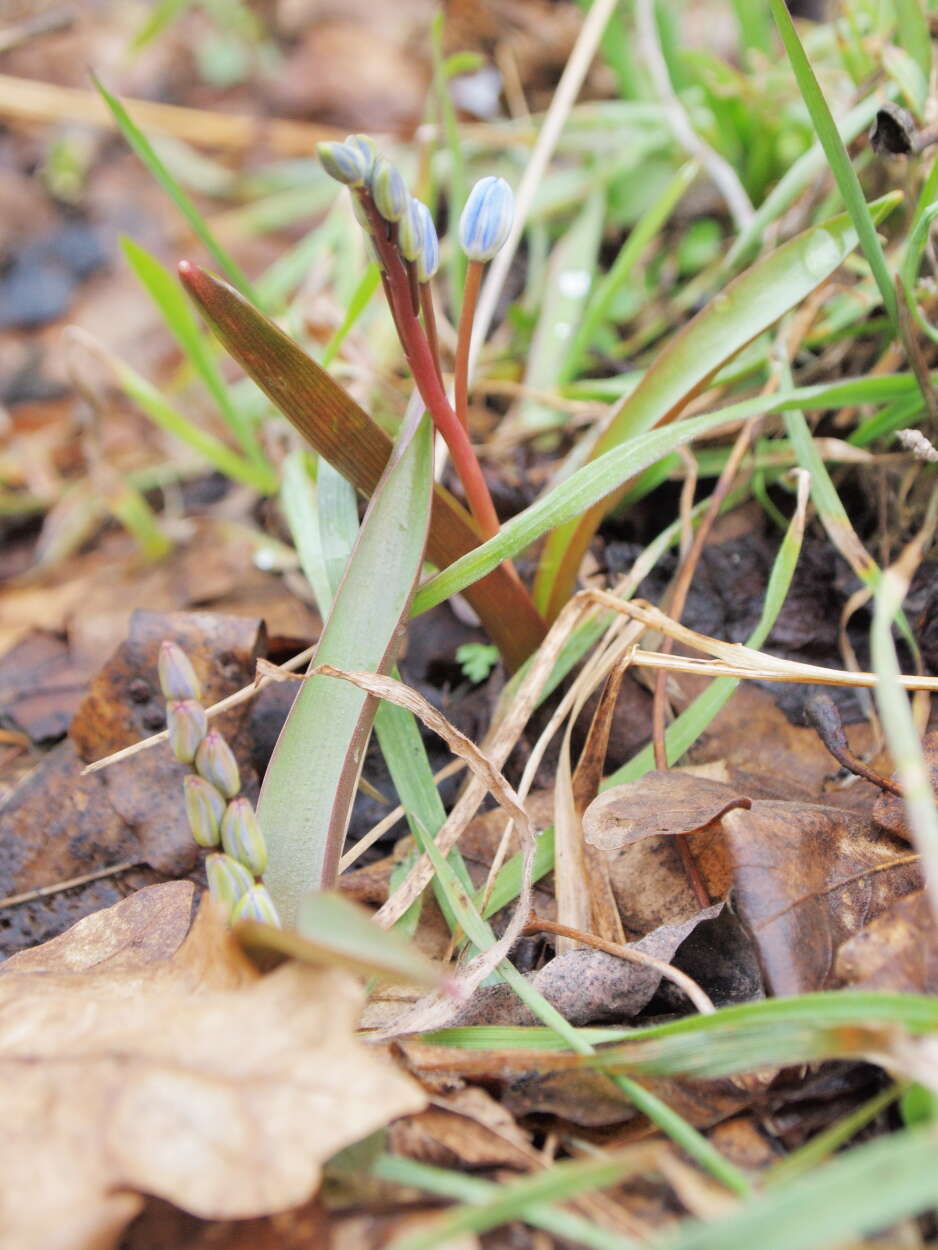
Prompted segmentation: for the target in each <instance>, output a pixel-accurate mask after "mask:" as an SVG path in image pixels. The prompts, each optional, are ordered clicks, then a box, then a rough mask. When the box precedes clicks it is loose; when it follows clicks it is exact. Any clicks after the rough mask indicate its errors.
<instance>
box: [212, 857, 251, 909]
mask: <svg viewBox="0 0 938 1250" xmlns="http://www.w3.org/2000/svg"><path fill="white" fill-rule="evenodd" d="M205 875H206V876H207V877H208V888H209V893H210V894H211V896H212V898H213V899H214V900H215V902H216V903H220V904H221V905H222V907H224V908H225V909H226V910H227V912H228V914H229V916H230V915H231V909H232V908H233V907H234V905H235V904H236V903H237V902H238V900H239V899H241V898H243V897H244V896H245V895H246V894H248V893H249V892H250V891H251V890H253V889H254V878H253V877H252V876H251V874H250V873H249V872H248V870H247V869H246V868H245V866H244V864H239V863H238V861H237V860H236V859H232V858H231V856H230V855H206V857H205Z"/></svg>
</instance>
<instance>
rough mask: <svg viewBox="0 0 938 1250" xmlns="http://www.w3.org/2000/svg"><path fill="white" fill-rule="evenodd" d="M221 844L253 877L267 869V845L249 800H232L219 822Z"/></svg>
mask: <svg viewBox="0 0 938 1250" xmlns="http://www.w3.org/2000/svg"><path fill="white" fill-rule="evenodd" d="M221 844H222V846H223V847H224V848H225V850H226V851H227V853H228V854H229V855H230V856H231V857H232V859H237V860H240V862H241V863H242V864H244V866H245V868H247V869H249V870H250V871H251V872H252V873H253V874H254V876H255V877H259V876H260V875H261V873H262V872H263V871H264V869H265V868H266V867H267V844H266V843H265V842H264V835H263V834H262V833H261V827H260V825H259V824H258V823H257V813H256V812H255V811H254V808H253V806H252V804H251V800H250V799H246V798H244V797H243V796H242V797H241V798H239V799H232V800H231V802H230V803H229V804H228V807H227V809H226V811H225V815H224V816H223V818H222V822H221Z"/></svg>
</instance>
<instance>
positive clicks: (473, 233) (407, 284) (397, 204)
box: [319, 135, 513, 538]
mask: <svg viewBox="0 0 938 1250" xmlns="http://www.w3.org/2000/svg"><path fill="white" fill-rule="evenodd" d="M319 159H320V161H321V162H322V166H323V168H324V169H325V170H326V172H327V173H328V174H329V175H330V176H331V177H333V178H335V179H336V180H337V181H338V182H341V183H343V184H344V185H345V186H347V187H348V188H349V191H350V192H351V195H352V204H353V208H354V210H355V217H356V219H357V220H358V222H359V223H360V224H361V226H362V228H363V229H364V230H365V232H366V234H367V236H368V241H369V244H370V248H371V251H372V255H373V256H374V259H375V260H376V261H377V264H378V266H379V267H380V269H381V281H382V285H383V287H384V293H385V297H386V299H387V301H388V305H389V307H390V309H391V315H392V317H393V318H394V325H395V328H396V330H397V333H398V337H399V338H400V340H401V346H402V347H403V349H404V355H405V356H406V358H407V362H408V364H409V365H410V368H411V371H412V373H413V375H414V381H415V383H416V385H417V389H418V390H419V391H420V395H421V398H422V399H423V402H424V404H425V405H426V408H427V411H428V412H429V413H430V416H431V418H432V420H433V423H434V425H435V426H436V428H437V429H438V430H439V431H440V433H441V434H442V435H443V438H444V439H445V440H446V443H447V446H448V447H449V450H450V455H451V456H452V459H453V467H454V468H455V470H456V472H457V473H458V475H459V479H460V481H461V482H462V485H463V490H464V491H465V493H466V501H467V503H468V504H469V508H470V510H471V511H472V514H473V516H474V517H475V520H476V522H477V524H478V526H479V529H480V530H481V531H482V535H483V537H484V538H491V537H493V536H494V535H495V534H497V533H498V529H499V525H498V517H497V515H496V512H495V507H494V504H493V503H492V497H491V495H490V493H489V488H488V485H487V483H486V481H485V477H484V476H483V474H482V469H481V467H480V465H479V462H478V459H477V458H476V455H475V452H474V451H473V450H472V445H471V443H470V441H469V434H468V429H467V395H468V364H469V343H470V340H471V335H472V321H473V315H474V312H475V302H476V296H477V294H478V289H479V281H480V278H481V272H482V266H483V265H484V264H485V262H486V261H488V260H491V258H492V257H493V256H494V255H495V253H496V252H497V251H498V249H499V248H500V247H501V246H502V244H503V243H504V242H505V239H506V238H507V236H508V233H509V231H510V229H511V224H512V216H513V200H512V193H511V188H510V187H509V186H508V183H507V182H505V180H504V179H503V178H493V177H489V178H483V179H481V181H480V182H478V183H477V184H476V186H475V187H474V188H473V190H472V193H471V194H470V196H469V199H468V200H467V202H466V207H465V210H464V212H463V215H462V220H461V222H460V231H459V238H460V243H461V245H462V247H463V249H464V251H465V252H466V255H467V256H468V257H469V267H468V271H467V279H466V283H467V285H466V295H465V299H464V302H463V310H462V316H461V318H460V325H459V339H458V344H457V351H456V371H455V383H454V393H455V398H456V404H455V408H454V406H453V405H452V404H451V403H450V401H449V398H448V396H447V394H446V389H445V387H444V385H443V371H442V368H441V365H440V352H439V339H438V336H437V329H436V318H435V314H434V307H433V293H432V288H431V285H430V283H431V279H432V278H433V275H434V274H435V273H436V271H437V269H438V267H439V263H440V244H439V239H438V237H437V233H436V227H435V226H434V224H433V217H432V214H431V213H430V210H429V209H428V208H427V206H426V204H424V203H422V202H421V201H420V200H418V199H415V198H414V197H413V196H411V195H410V193H409V191H408V190H407V185H406V183H405V182H404V179H403V177H402V176H401V174H400V172H399V171H398V170H397V169H396V168H395V167H394V165H392V164H391V162H390V161H388V160H386V159H385V158H384V157H381V156H378V155H377V153H376V151H375V147H374V144H373V143H372V142H371V140H370V139H368V137H367V136H365V135H351V136H349V138H348V139H346V141H345V142H344V143H321V144H320V145H319Z"/></svg>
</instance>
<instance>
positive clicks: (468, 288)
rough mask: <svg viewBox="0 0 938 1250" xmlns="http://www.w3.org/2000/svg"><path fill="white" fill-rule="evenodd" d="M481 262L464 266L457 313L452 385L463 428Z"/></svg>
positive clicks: (467, 423)
mask: <svg viewBox="0 0 938 1250" xmlns="http://www.w3.org/2000/svg"><path fill="white" fill-rule="evenodd" d="M482 268H483V266H482V262H481V261H480V260H471V261H470V262H469V264H468V266H467V267H466V284H465V286H464V288H463V296H462V312H461V313H460V314H459V333H458V335H457V338H456V369H455V375H454V378H453V387H454V393H455V398H456V416H457V417H459V421H460V424H461V425H462V427H463V429H468V428H469V348H470V345H471V343H472V323H473V321H474V320H475V315H476V303H477V301H478V299H479V287H480V285H481V283H482Z"/></svg>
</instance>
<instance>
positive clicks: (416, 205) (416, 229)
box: [397, 196, 423, 260]
mask: <svg viewBox="0 0 938 1250" xmlns="http://www.w3.org/2000/svg"><path fill="white" fill-rule="evenodd" d="M397 244H398V247H399V248H400V250H401V255H402V256H403V257H404V259H405V260H416V259H417V257H418V256H419V255H420V252H421V249H422V247H423V214H422V213H421V212H420V201H419V200H415V199H414V198H413V196H411V197H410V198H409V199H408V201H407V207H406V208H405V209H404V216H403V217H402V218H401V219H400V221H399V222H398V226H397Z"/></svg>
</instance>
